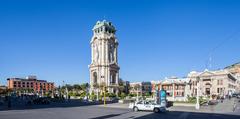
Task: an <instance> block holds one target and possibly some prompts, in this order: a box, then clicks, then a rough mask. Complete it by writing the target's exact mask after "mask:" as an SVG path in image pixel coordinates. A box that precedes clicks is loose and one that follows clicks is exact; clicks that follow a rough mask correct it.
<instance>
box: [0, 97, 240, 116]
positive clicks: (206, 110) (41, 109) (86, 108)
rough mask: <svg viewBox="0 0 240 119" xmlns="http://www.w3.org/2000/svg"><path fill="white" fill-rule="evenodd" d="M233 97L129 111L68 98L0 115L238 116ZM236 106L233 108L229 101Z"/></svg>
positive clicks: (123, 107)
mask: <svg viewBox="0 0 240 119" xmlns="http://www.w3.org/2000/svg"><path fill="white" fill-rule="evenodd" d="M237 101H238V100H236V99H231V100H225V101H224V102H223V103H219V104H218V105H216V106H203V107H202V108H201V109H200V110H195V109H194V107H170V108H168V112H166V113H153V112H145V111H139V112H133V111H132V110H131V109H128V108H127V105H126V104H118V103H112V104H107V106H106V107H104V106H103V105H102V104H86V103H81V102H68V103H61V104H50V105H42V106H41V105H40V106H34V107H27V108H24V109H20V108H16V109H11V110H6V109H2V110H1V111H0V117H1V119H106V118H107V119H132V118H136V119H149V118H150V119H157V118H162V119H202V118H211V119H238V118H240V104H239V102H237ZM234 104H236V108H235V109H234V110H233V107H234V106H233V105H234Z"/></svg>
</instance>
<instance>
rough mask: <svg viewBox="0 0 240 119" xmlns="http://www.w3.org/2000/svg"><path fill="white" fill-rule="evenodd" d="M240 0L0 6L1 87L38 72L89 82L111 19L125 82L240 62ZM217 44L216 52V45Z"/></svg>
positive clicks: (46, 76)
mask: <svg viewBox="0 0 240 119" xmlns="http://www.w3.org/2000/svg"><path fill="white" fill-rule="evenodd" d="M239 6H240V2H238V1H237V0H191V1H183V0H181V1H180V0H178V1H172V0H152V1H151V2H150V1H149V0H142V1H141V0H121V1H120V0H119V1H113V0H100V1H97V0H96V1H95V0H92V1H91V0H85V1H80V0H78V1H71V0H66V1H61V0H56V1H51V0H47V1H43V0H34V1H33V0H29V1H25V0H23V1H14V0H8V1H7V0H6V1H5V0H3V1H1V2H0V79H1V81H0V84H5V83H6V78H8V77H25V76H27V75H30V74H31V75H37V76H38V77H39V78H40V79H43V80H48V81H54V82H56V83H57V85H58V84H61V82H62V81H63V80H64V81H65V82H67V83H70V84H73V83H83V82H88V81H89V72H88V65H89V64H90V61H91V59H90V57H91V56H90V45H89V42H90V39H91V36H92V31H91V29H92V27H93V26H94V24H95V23H96V21H97V20H103V19H106V20H108V21H112V22H113V24H114V25H115V27H116V28H117V34H116V35H117V37H118V40H119V64H120V67H121V69H120V77H121V78H123V79H124V80H129V81H150V80H159V79H163V78H164V77H169V76H178V77H183V76H186V75H187V73H189V72H190V71H192V70H197V71H201V70H204V69H205V68H206V61H207V59H208V57H209V54H212V55H211V56H212V62H211V64H212V67H211V68H210V69H219V68H223V67H225V66H227V65H230V64H233V63H236V62H239V61H240V53H239V51H240V22H239V21H240V7H239ZM215 47H216V48H215Z"/></svg>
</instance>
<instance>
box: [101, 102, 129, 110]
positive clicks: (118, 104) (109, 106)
mask: <svg viewBox="0 0 240 119" xmlns="http://www.w3.org/2000/svg"><path fill="white" fill-rule="evenodd" d="M97 106H99V107H107V108H121V109H128V106H129V104H122V103H112V104H106V106H104V105H97Z"/></svg>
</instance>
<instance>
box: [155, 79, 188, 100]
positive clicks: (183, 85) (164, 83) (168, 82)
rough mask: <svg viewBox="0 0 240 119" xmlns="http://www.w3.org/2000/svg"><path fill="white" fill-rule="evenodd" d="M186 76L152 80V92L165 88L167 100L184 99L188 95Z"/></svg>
mask: <svg viewBox="0 0 240 119" xmlns="http://www.w3.org/2000/svg"><path fill="white" fill-rule="evenodd" d="M188 84H189V80H188V78H177V77H171V78H166V79H164V80H160V81H152V93H153V94H155V93H156V91H159V90H162V89H163V90H165V91H166V93H167V100H169V101H186V100H187V97H188V96H189V95H190V94H189V93H190V92H189V91H188V88H189V85H188Z"/></svg>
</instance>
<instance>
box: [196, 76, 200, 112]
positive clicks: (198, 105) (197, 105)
mask: <svg viewBox="0 0 240 119" xmlns="http://www.w3.org/2000/svg"><path fill="white" fill-rule="evenodd" d="M196 81H197V102H196V106H195V108H196V109H197V110H199V109H200V104H199V87H200V85H199V81H200V77H199V76H197V78H196Z"/></svg>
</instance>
